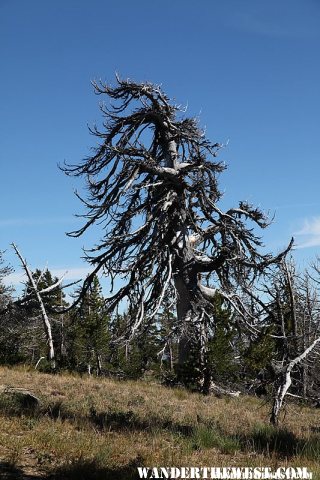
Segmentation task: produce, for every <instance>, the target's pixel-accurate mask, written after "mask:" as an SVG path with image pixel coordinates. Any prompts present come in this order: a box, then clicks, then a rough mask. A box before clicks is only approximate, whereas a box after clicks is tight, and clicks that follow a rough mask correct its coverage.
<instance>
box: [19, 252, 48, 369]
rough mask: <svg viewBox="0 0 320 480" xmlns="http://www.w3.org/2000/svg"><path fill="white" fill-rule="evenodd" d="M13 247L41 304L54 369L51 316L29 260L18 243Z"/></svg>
mask: <svg viewBox="0 0 320 480" xmlns="http://www.w3.org/2000/svg"><path fill="white" fill-rule="evenodd" d="M12 247H13V249H14V251H15V252H16V254H17V256H18V257H19V259H20V261H21V263H22V266H23V268H24V270H25V272H26V275H27V277H28V279H29V282H30V284H31V286H32V289H33V291H34V294H35V297H36V299H37V302H38V304H39V307H40V311H41V317H42V320H43V326H44V331H45V334H46V338H47V345H48V360H49V362H50V364H51V367H52V368H53V369H55V368H56V360H55V352H54V346H53V339H52V331H51V324H50V321H49V318H48V315H47V312H46V309H45V306H44V303H43V300H42V298H41V295H40V293H39V290H38V286H37V284H36V282H35V280H34V278H33V275H32V272H31V270H30V269H29V267H28V265H27V262H26V261H25V260H24V258H23V257H22V255H21V253H20V252H19V250H18V248H17V247H16V245H15V244H14V243H13V244H12Z"/></svg>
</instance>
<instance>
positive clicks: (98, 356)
mask: <svg viewBox="0 0 320 480" xmlns="http://www.w3.org/2000/svg"><path fill="white" fill-rule="evenodd" d="M96 360H97V377H99V376H100V375H101V373H102V361H101V355H100V354H99V353H96Z"/></svg>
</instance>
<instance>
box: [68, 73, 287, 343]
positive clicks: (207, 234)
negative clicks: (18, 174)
mask: <svg viewBox="0 0 320 480" xmlns="http://www.w3.org/2000/svg"><path fill="white" fill-rule="evenodd" d="M93 85H94V88H95V91H96V93H97V94H98V95H101V96H102V97H105V98H106V99H107V100H108V101H109V103H107V104H105V103H104V104H102V105H101V111H102V114H103V116H104V123H103V126H102V128H101V129H98V128H97V127H94V128H92V129H91V133H92V134H93V135H95V136H96V137H97V138H98V139H99V141H100V143H99V145H98V146H97V147H96V148H95V150H94V153H93V154H92V156H90V157H88V158H86V159H85V160H84V161H83V162H82V163H81V164H79V165H73V166H72V165H65V166H64V167H63V170H64V171H65V172H66V173H67V174H68V175H72V176H79V177H82V176H83V177H84V178H85V180H86V186H87V190H88V195H87V197H86V198H82V197H81V196H80V195H78V196H79V198H81V201H82V202H83V203H84V204H85V206H86V208H87V213H86V214H85V215H84V217H85V219H86V220H85V223H84V225H83V226H82V227H81V228H80V229H79V230H77V231H74V232H71V233H70V234H69V235H71V236H75V237H79V236H81V235H82V234H83V233H84V232H85V231H86V230H87V229H88V228H89V227H90V226H92V225H93V224H100V225H101V227H102V231H103V236H102V238H101V240H100V241H99V242H98V243H97V244H96V245H95V246H94V247H93V248H92V249H90V250H87V251H86V256H87V260H88V261H89V262H90V263H91V264H92V265H93V272H92V274H91V275H89V277H88V278H87V279H86V281H85V282H84V285H83V289H82V294H81V295H80V297H79V300H80V299H81V297H82V298H83V296H84V294H85V292H86V290H87V289H88V287H89V285H90V282H91V281H92V279H93V277H94V275H95V274H96V273H97V272H98V271H100V270H103V272H104V274H105V275H106V276H107V277H109V278H110V279H111V283H112V286H111V295H110V297H109V298H107V300H106V305H107V308H108V309H109V311H112V310H114V309H115V308H116V307H117V306H118V305H119V304H120V302H122V301H123V300H125V299H126V300H127V301H128V305H129V318H130V319H131V323H130V325H129V331H130V332H131V334H132V333H135V332H136V331H137V330H138V329H139V327H140V326H141V324H142V323H143V322H148V321H151V320H152V319H153V318H154V316H155V315H156V313H157V312H158V311H159V309H161V305H162V301H163V299H164V298H165V297H167V298H168V297H170V298H172V302H174V303H176V305H177V311H178V320H179V321H180V324H181V325H182V324H183V328H184V329H187V326H188V325H189V326H190V331H191V330H192V325H195V324H196V323H197V322H200V319H202V321H203V319H204V318H207V320H206V321H207V322H210V321H211V319H210V318H209V317H210V314H209V311H210V304H211V301H212V298H213V295H214V292H215V289H216V288H218V289H219V291H220V292H221V293H222V295H224V296H225V298H226V299H227V300H229V301H231V302H232V303H233V305H234V307H235V308H236V309H238V310H239V311H240V312H241V313H242V314H243V315H246V311H245V309H244V308H243V305H242V303H241V301H240V300H239V296H238V295H235V292H236V291H238V289H239V288H241V287H242V286H246V287H248V288H249V286H250V284H251V283H252V282H253V281H254V279H255V278H256V277H257V276H259V275H261V274H262V273H263V272H264V271H265V269H266V268H268V267H269V266H270V265H271V264H274V263H277V262H279V261H280V259H281V258H282V256H283V255H284V253H285V252H283V253H281V254H280V255H278V256H275V257H273V256H272V255H269V254H263V253H261V252H260V247H261V245H262V244H261V240H260V237H258V236H257V235H256V234H255V232H254V227H255V226H257V227H261V228H265V227H266V226H267V225H268V222H267V219H266V217H265V215H264V214H263V213H262V212H261V211H260V210H259V209H258V208H255V207H253V206H252V205H249V204H248V203H246V202H240V203H239V205H238V206H237V207H236V208H231V209H229V210H228V211H222V210H221V209H220V208H219V207H218V202H219V200H220V198H221V193H220V191H219V187H218V175H219V174H220V173H221V172H223V170H224V169H225V166H224V165H223V164H222V163H221V162H219V161H217V159H216V157H217V153H218V151H219V149H221V147H222V146H221V145H220V144H218V143H212V142H210V141H209V140H208V139H207V138H206V137H205V134H204V132H203V131H202V130H201V129H200V128H199V125H198V122H197V121H196V120H195V119H194V118H183V116H182V110H181V108H180V107H179V106H178V105H176V104H174V103H173V102H171V101H170V99H169V98H168V96H167V95H165V94H164V93H163V91H162V89H161V88H160V87H159V86H157V85H153V84H151V83H135V82H133V81H130V80H121V79H119V78H118V77H117V83H116V86H115V87H111V86H108V85H106V84H104V83H96V82H94V83H93ZM248 223H249V225H248ZM250 223H251V225H250ZM291 245H292V244H290V245H289V246H288V249H289V248H290V247H291ZM288 249H287V250H288ZM116 278H121V279H122V284H121V285H122V286H121V287H120V288H116V287H117V285H119V283H118V282H117V284H115V283H114V280H115V279H116ZM213 286H214V288H212V287H213Z"/></svg>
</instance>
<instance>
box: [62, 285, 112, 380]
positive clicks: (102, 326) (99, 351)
mask: <svg viewBox="0 0 320 480" xmlns="http://www.w3.org/2000/svg"><path fill="white" fill-rule="evenodd" d="M109 323H110V319H109V316H108V315H107V314H106V313H105V310H104V299H103V296H102V290H101V286H100V283H99V279H98V277H95V278H94V280H93V282H92V284H91V286H90V289H89V290H88V292H87V293H86V296H85V297H84V299H83V302H82V304H81V306H80V307H79V308H78V309H77V311H75V312H74V314H73V319H72V325H71V326H70V328H69V331H68V342H69V353H70V360H69V362H70V364H71V366H73V367H74V368H76V369H77V370H79V371H87V372H88V373H89V374H91V373H92V371H93V370H94V371H95V372H96V373H97V375H100V374H101V373H102V368H103V364H105V363H106V357H108V355H109V343H110V333H109Z"/></svg>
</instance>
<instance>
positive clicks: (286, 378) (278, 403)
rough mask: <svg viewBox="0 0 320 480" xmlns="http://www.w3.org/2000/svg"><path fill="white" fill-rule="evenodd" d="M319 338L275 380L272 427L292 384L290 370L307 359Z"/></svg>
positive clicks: (275, 423)
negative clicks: (275, 389)
mask: <svg viewBox="0 0 320 480" xmlns="http://www.w3.org/2000/svg"><path fill="white" fill-rule="evenodd" d="M319 342H320V337H318V338H316V339H315V340H314V341H313V342H312V343H311V345H309V347H308V348H306V349H305V350H304V352H302V353H301V354H300V355H298V356H297V357H295V358H293V359H292V360H290V361H289V362H288V363H287V364H286V365H285V366H284V367H283V369H282V371H281V373H280V375H279V376H278V379H277V387H278V388H277V391H276V394H275V397H274V401H273V406H272V411H271V416H270V422H271V423H272V424H273V425H277V424H278V419H279V414H280V410H281V408H282V405H283V401H284V398H285V396H286V394H287V393H288V390H289V388H290V386H291V383H292V378H291V373H292V370H293V369H294V367H295V366H296V365H299V363H301V362H302V361H303V360H304V359H306V358H307V357H308V355H309V354H310V353H311V352H312V351H313V350H314V349H315V347H316V346H317V345H318V344H319Z"/></svg>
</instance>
